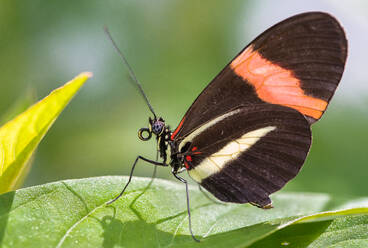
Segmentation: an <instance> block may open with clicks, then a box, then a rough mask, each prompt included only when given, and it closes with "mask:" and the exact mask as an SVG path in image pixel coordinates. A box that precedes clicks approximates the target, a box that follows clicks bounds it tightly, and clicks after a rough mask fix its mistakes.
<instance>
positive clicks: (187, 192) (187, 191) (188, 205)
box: [172, 172, 200, 242]
mask: <svg viewBox="0 0 368 248" xmlns="http://www.w3.org/2000/svg"><path fill="white" fill-rule="evenodd" d="M172 174H173V175H174V177H175V178H176V179H178V180H179V181H180V182H182V183H184V184H185V191H186V195H187V211H188V220H189V231H190V234H191V235H192V238H193V239H194V241H196V242H200V241H199V240H198V239H197V238H196V237H195V236H194V234H193V231H192V218H191V215H190V204H189V189H188V182H187V181H186V180H185V179H184V178H182V177H180V176H178V175H177V174H176V173H175V172H173V173H172Z"/></svg>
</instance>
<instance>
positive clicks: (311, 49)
mask: <svg viewBox="0 0 368 248" xmlns="http://www.w3.org/2000/svg"><path fill="white" fill-rule="evenodd" d="M118 51H119V50H118ZM119 52H120V51H119ZM120 53H121V52H120ZM121 55H122V54H121ZM346 57H347V40H346V37H345V32H344V30H343V28H342V27H341V26H340V24H339V22H338V21H337V20H336V19H335V18H334V17H332V16H331V15H329V14H327V13H322V12H307V13H302V14H298V15H295V16H292V17H290V18H288V19H286V20H284V21H282V22H280V23H277V24H276V25H274V26H272V27H271V28H269V29H268V30H266V31H265V32H263V33H262V34H261V35H259V36H258V37H257V38H256V39H254V40H253V41H252V42H251V43H250V44H249V45H248V46H246V47H245V48H244V49H243V50H242V51H240V53H239V54H238V55H236V56H235V58H234V59H233V60H232V61H230V63H229V64H228V65H227V66H225V68H224V69H223V70H222V71H221V72H220V73H219V74H218V75H217V76H216V77H215V78H214V79H213V80H212V81H211V82H210V83H209V84H208V85H207V87H206V88H205V89H204V90H203V91H202V93H200V95H199V96H198V97H197V99H196V100H195V101H194V102H193V104H192V105H191V106H190V108H189V109H188V111H187V112H186V113H185V115H184V117H183V118H182V119H181V121H180V123H179V125H178V126H177V128H176V129H175V130H171V129H170V127H169V126H168V125H166V123H165V121H164V119H163V118H161V117H157V115H156V114H155V112H154V110H153V108H152V106H151V105H150V103H149V102H148V99H147V97H146V95H145V94H144V92H143V90H142V87H141V85H140V84H139V82H138V80H136V78H135V76H134V73H133V72H132V70H131V68H130V67H129V65H128V64H127V62H126V60H125V57H124V56H123V59H124V61H125V62H126V64H127V65H128V68H129V69H130V72H131V75H132V78H133V79H134V81H135V82H136V84H137V85H138V86H139V89H140V91H141V93H142V94H143V96H144V97H145V100H146V102H147V104H148V106H149V108H150V110H151V112H152V114H153V118H151V117H150V118H149V122H148V128H142V129H140V130H139V132H138V136H139V138H140V139H141V140H144V141H145V140H149V139H150V138H151V137H152V135H155V136H156V140H157V144H158V150H159V155H160V158H161V159H162V161H155V160H151V159H147V158H144V157H142V156H138V157H137V159H136V160H135V163H134V164H133V167H132V170H131V174H130V178H129V181H128V183H127V184H126V185H125V187H124V189H123V191H122V192H121V193H120V194H119V195H118V196H117V197H116V198H115V199H113V200H112V201H111V202H110V203H112V202H114V201H115V200H117V199H118V198H119V197H120V196H121V195H122V194H123V193H124V191H125V189H126V187H127V186H128V184H129V183H130V180H131V178H132V175H133V170H134V168H135V165H136V164H137V161H139V160H144V161H146V162H149V163H152V164H154V165H158V166H165V167H170V168H171V171H172V174H173V175H174V177H175V178H177V179H178V180H180V181H181V182H183V183H185V185H186V190H187V208H188V214H189V229H190V232H191V234H192V237H193V238H194V239H195V240H197V239H196V238H195V237H194V235H193V232H192V229H191V222H190V208H189V196H188V184H187V181H186V180H185V179H184V178H182V177H181V176H180V175H179V173H180V172H183V171H187V172H188V174H189V176H190V177H191V178H192V179H193V180H194V181H196V182H197V183H198V184H199V185H200V186H202V187H203V188H205V189H206V190H207V191H208V192H210V193H211V194H212V195H213V196H215V197H216V198H217V199H219V200H221V201H223V202H233V203H251V204H253V205H255V206H257V207H260V208H264V209H267V208H271V207H272V205H271V199H270V197H269V196H270V194H272V193H274V192H276V191H278V190H280V189H281V188H282V187H283V186H284V185H285V184H286V183H287V182H288V181H290V180H291V179H293V178H294V177H295V176H296V175H297V174H298V173H299V171H300V169H301V167H302V166H303V163H304V161H305V159H306V157H307V155H308V152H309V149H310V146H311V138H312V134H311V125H312V124H314V123H315V122H316V121H318V120H319V119H320V118H321V117H322V115H323V114H324V112H325V111H326V108H327V106H328V103H329V102H330V100H331V98H332V96H333V95H334V92H335V90H336V87H337V86H338V84H339V82H340V79H341V77H342V74H343V71H344V67H345V61H346Z"/></svg>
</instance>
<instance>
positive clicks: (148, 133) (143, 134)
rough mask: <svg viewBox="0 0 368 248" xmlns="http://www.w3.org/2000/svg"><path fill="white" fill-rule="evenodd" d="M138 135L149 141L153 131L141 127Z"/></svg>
mask: <svg viewBox="0 0 368 248" xmlns="http://www.w3.org/2000/svg"><path fill="white" fill-rule="evenodd" d="M138 137H139V139H140V140H143V141H147V140H149V139H150V138H151V137H152V132H151V131H150V130H149V129H148V128H141V129H139V131H138Z"/></svg>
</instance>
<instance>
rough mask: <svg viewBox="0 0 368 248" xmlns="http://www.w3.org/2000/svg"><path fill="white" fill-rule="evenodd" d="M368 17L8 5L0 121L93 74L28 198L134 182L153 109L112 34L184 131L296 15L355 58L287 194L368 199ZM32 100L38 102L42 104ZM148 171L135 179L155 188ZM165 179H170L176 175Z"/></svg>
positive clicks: (207, 4) (351, 12) (159, 6)
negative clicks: (202, 101)
mask: <svg viewBox="0 0 368 248" xmlns="http://www.w3.org/2000/svg"><path fill="white" fill-rule="evenodd" d="M367 8H368V3H366V1H363V0H362V1H344V2H342V1H327V0H325V1H308V2H301V1H292V0H288V1H272V0H268V1H265V0H260V1H209V0H208V1H199V0H155V1H151V0H146V1H142V0H114V1H113V0H105V1H91V0H82V1H46V0H43V1H39V0H33V1H20V0H1V1H0V85H1V89H0V117H1V118H0V119H1V120H2V123H4V121H5V120H8V119H9V118H10V117H12V116H14V113H16V112H18V111H21V110H22V109H24V108H25V106H27V105H28V104H30V102H32V101H34V100H36V99H40V98H42V97H44V96H46V95H47V94H48V93H49V92H50V91H51V90H52V89H54V88H56V87H58V86H60V85H61V84H62V83H64V82H66V81H68V80H70V79H71V78H72V77H74V76H75V75H77V74H78V73H79V72H81V71H92V72H93V73H94V77H93V78H92V79H91V80H89V82H87V84H86V85H85V86H84V87H83V88H82V90H81V91H80V92H79V94H78V95H77V97H76V98H75V99H73V101H72V102H71V104H70V105H69V106H68V107H67V109H66V110H65V111H64V112H63V113H62V115H61V116H60V117H59V119H58V120H57V121H56V123H55V124H54V126H53V127H52V128H51V130H50V131H49V133H48V134H47V135H46V137H45V138H44V140H43V141H42V142H41V145H40V147H39V149H38V151H37V153H36V156H35V158H34V163H33V166H32V169H31V172H30V174H29V176H28V178H27V180H26V182H25V186H30V185H37V184H43V183H46V182H51V181H56V180H62V179H69V178H83V177H90V176H102V175H126V174H128V173H129V171H130V168H131V165H132V162H133V161H134V159H135V158H136V156H137V155H138V154H141V155H144V156H147V157H151V158H154V156H155V144H154V141H153V140H151V141H149V142H142V141H140V140H139V139H138V137H137V130H138V129H139V128H141V127H146V126H147V119H148V116H149V111H148V108H147V107H146V106H145V104H144V102H143V100H142V97H141V96H140V95H139V94H138V92H137V90H136V89H135V88H134V87H133V86H132V85H131V84H130V82H129V80H128V76H127V70H126V67H124V66H123V65H122V63H121V61H120V59H119V57H118V55H117V54H116V53H115V52H114V50H113V48H112V45H111V43H110V42H109V40H108V39H107V38H106V36H105V34H104V32H103V26H104V25H107V26H108V27H109V28H110V31H111V33H112V34H113V36H114V38H115V39H116V42H117V43H118V44H119V46H120V47H121V49H122V50H123V51H124V53H125V55H126V57H127V58H128V61H129V62H130V64H131V66H132V67H133V68H134V71H135V73H136V74H137V77H138V78H139V80H140V81H141V82H142V84H143V87H144V89H145V91H146V93H147V95H148V97H149V98H150V100H151V102H152V105H153V107H154V108H155V110H156V112H157V113H158V114H160V115H162V116H163V117H164V119H165V120H166V122H167V123H169V124H170V125H171V126H172V127H173V128H175V127H176V125H177V124H178V122H179V121H180V119H181V117H182V116H183V114H184V113H185V111H186V109H187V108H188V107H189V106H190V104H191V103H192V101H193V100H194V99H195V98H196V96H197V95H198V94H199V93H200V92H201V90H202V89H203V88H204V87H205V86H206V85H207V83H208V82H210V80H211V79H212V78H213V77H214V76H216V74H217V73H218V72H219V71H220V70H221V69H222V68H223V67H224V66H225V65H226V64H227V63H228V62H229V60H230V59H232V57H233V56H235V55H236V54H237V53H238V52H239V51H240V50H241V49H242V48H243V47H244V46H245V45H247V44H248V42H250V41H251V40H252V39H253V38H255V36H257V35H258V34H260V33H261V32H263V31H264V30H265V29H266V28H268V27H270V26H271V25H273V24H275V23H276V22H278V21H281V20H283V19H285V18H287V17H289V16H291V15H294V14H297V13H300V12H304V11H310V10H321V11H326V12H329V13H331V14H333V15H334V16H336V17H337V18H338V19H339V20H340V21H341V23H342V25H343V26H344V27H345V30H346V32H347V37H348V40H349V58H348V63H347V67H346V71H345V74H344V76H343V79H342V82H341V85H340V87H339V88H338V90H337V93H336V95H335V97H334V99H333V100H332V102H331V104H330V107H329V109H328V111H327V114H326V115H325V116H324V117H323V118H322V120H321V121H320V122H319V123H317V124H316V125H314V126H313V138H314V139H313V146H312V149H311V152H310V155H309V157H308V159H307V162H306V163H305V165H304V167H303V169H302V171H301V173H300V174H299V175H298V176H297V177H296V179H294V180H292V181H291V182H290V183H289V184H288V185H287V186H286V187H285V188H284V189H283V190H286V191H314V192H328V193H332V194H335V195H341V196H350V195H353V196H361V195H367V188H368V181H367V175H368V164H367V158H368V151H367V148H368V145H367V142H368V130H367V128H368V110H367V106H368V82H367V80H368V79H367V73H366V72H367V69H366V59H367V57H368V52H367V44H368V35H367V33H368V12H367V11H365V10H366V9H367ZM32 99H33V100H32ZM152 169H153V168H152V166H150V165H146V164H143V163H142V164H139V165H138V166H137V169H136V172H135V175H136V176H150V175H151V173H152ZM159 176H160V177H163V178H171V175H170V170H169V169H167V168H161V169H159Z"/></svg>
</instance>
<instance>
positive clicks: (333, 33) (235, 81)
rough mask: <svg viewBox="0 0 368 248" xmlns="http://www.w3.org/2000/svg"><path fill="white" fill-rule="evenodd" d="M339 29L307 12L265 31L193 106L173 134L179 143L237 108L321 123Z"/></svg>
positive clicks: (341, 41)
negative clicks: (286, 110)
mask: <svg viewBox="0 0 368 248" xmlns="http://www.w3.org/2000/svg"><path fill="white" fill-rule="evenodd" d="M346 56H347V41H346V37H345V33H344V30H343V29H342V27H341V26H340V24H339V23H338V22H337V20H336V19H335V18H333V17H332V16H330V15H328V14H326V13H321V12H310V13H304V14H300V15H296V16H293V17H290V18H288V19H286V20H284V21H282V22H280V23H278V24H276V25H275V26H273V27H271V28H269V29H268V30H267V31H265V32H264V33H263V34H261V35H260V36H259V37H257V38H256V39H255V40H254V41H253V42H251V43H250V44H249V45H248V46H247V47H246V48H244V49H243V50H242V51H241V52H240V53H239V54H238V55H237V56H236V57H235V58H234V59H233V60H232V61H231V62H230V63H229V64H228V65H227V66H226V67H225V68H224V69H223V70H222V71H221V72H220V73H219V75H217V76H216V77H215V78H214V79H213V80H212V82H211V83H210V84H209V85H208V86H207V87H206V88H205V89H204V90H203V92H202V93H201V94H200V95H199V96H198V98H197V99H196V100H195V101H194V103H193V104H192V106H191V107H190V108H189V110H188V111H187V113H186V114H185V115H184V117H183V120H182V122H181V124H182V125H180V126H178V128H177V129H176V130H175V132H174V134H175V135H173V137H172V139H176V138H178V139H180V138H182V137H184V136H186V135H188V134H189V133H190V132H192V131H193V130H195V129H196V128H198V127H199V126H201V125H202V124H204V123H206V122H207V121H210V120H211V119H212V118H213V117H214V116H218V115H220V114H223V113H226V112H227V111H229V110H231V109H233V108H236V107H237V106H240V105H246V104H259V103H263V102H268V103H272V104H278V105H283V106H287V107H290V108H294V109H296V110H298V111H299V112H300V113H301V114H303V115H304V116H306V118H307V119H308V120H309V122H310V123H313V122H315V121H316V120H318V119H319V118H321V116H322V114H323V112H324V111H325V110H326V108H327V105H328V103H329V101H330V99H331V97H332V96H333V94H334V92H335V90H336V87H337V85H338V83H339V81H340V79H341V76H342V73H343V70H344V66H345V61H346Z"/></svg>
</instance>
